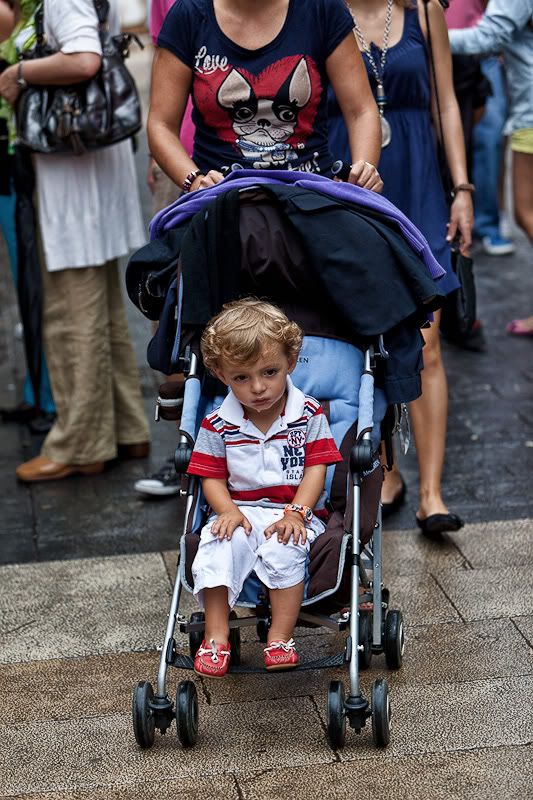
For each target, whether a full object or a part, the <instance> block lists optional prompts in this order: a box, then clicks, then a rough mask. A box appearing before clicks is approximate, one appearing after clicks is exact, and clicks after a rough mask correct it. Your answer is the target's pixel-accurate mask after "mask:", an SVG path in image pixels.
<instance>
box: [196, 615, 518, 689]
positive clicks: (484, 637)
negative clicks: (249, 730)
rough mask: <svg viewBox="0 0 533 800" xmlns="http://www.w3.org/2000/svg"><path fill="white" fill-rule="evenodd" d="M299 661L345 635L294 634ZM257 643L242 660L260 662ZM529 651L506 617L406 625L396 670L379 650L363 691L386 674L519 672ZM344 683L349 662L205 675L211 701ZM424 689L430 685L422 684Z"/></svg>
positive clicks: (452, 678) (324, 652) (398, 679)
mask: <svg viewBox="0 0 533 800" xmlns="http://www.w3.org/2000/svg"><path fill="white" fill-rule="evenodd" d="M295 638H296V643H297V646H298V651H299V653H300V657H301V659H302V661H311V660H312V659H317V658H323V657H326V656H329V655H334V654H336V653H339V652H342V651H343V649H344V643H345V637H344V636H343V635H342V634H339V635H336V636H334V635H331V634H322V633H319V632H315V635H314V636H313V637H310V636H309V637H295ZM261 648H262V645H261V644H260V643H259V642H256V643H253V644H251V643H250V644H248V643H246V644H243V645H242V662H243V663H246V664H251V665H254V666H261V663H262V660H261V659H262V650H261ZM532 666H533V654H532V651H531V648H530V647H529V646H528V644H527V642H526V641H525V640H524V639H523V637H522V636H521V634H520V633H519V631H518V630H517V629H516V628H515V626H514V625H513V624H512V623H511V622H510V621H509V620H493V621H491V622H490V624H489V625H488V624H487V623H483V622H481V623H468V624H466V625H465V624H463V623H447V624H442V625H428V626H424V627H415V628H407V632H406V649H405V659H404V663H403V666H402V668H401V669H400V670H397V671H394V672H391V671H390V670H388V668H387V665H386V662H385V657H384V655H374V656H373V658H372V662H371V666H370V668H369V669H368V670H366V671H364V672H363V673H362V674H361V681H362V684H363V687H364V691H365V692H366V693H367V694H368V693H369V691H370V685H371V683H372V681H373V680H375V679H376V678H386V679H387V680H388V682H389V686H390V688H391V691H393V692H395V691H396V689H397V688H399V687H404V686H413V685H414V686H419V687H420V686H423V685H428V686H430V685H432V684H434V683H437V684H443V683H450V684H451V683H462V682H465V681H475V680H482V679H483V680H489V679H497V678H501V677H512V676H523V675H525V674H528V673H530V672H531V671H532ZM332 680H340V681H342V682H343V683H344V685H345V687H346V690H347V689H348V686H349V677H348V668H347V667H340V668H336V669H325V670H309V671H305V672H302V673H301V674H300V675H298V674H297V673H292V674H290V673H287V674H285V675H281V674H280V675H266V674H259V675H255V674H252V675H243V676H237V675H235V676H232V675H229V676H228V677H227V678H226V679H225V680H223V681H217V682H214V681H207V682H206V686H207V688H208V691H209V699H210V702H211V703H212V704H219V703H231V702H248V701H250V700H251V699H267V698H272V699H275V698H279V697H283V696H296V695H304V694H305V695H307V694H312V695H316V696H318V695H322V694H323V693H324V691H325V690H326V689H327V687H328V685H329V682H330V681H332ZM423 691H429V689H427V688H425V689H424V690H423Z"/></svg>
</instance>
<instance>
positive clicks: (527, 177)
mask: <svg viewBox="0 0 533 800" xmlns="http://www.w3.org/2000/svg"><path fill="white" fill-rule="evenodd" d="M513 202H514V213H515V218H516V222H517V224H518V225H520V227H521V228H522V230H523V231H524V232H525V234H526V235H527V236H528V237H529V241H530V242H533V153H517V152H515V151H513Z"/></svg>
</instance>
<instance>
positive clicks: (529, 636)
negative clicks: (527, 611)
mask: <svg viewBox="0 0 533 800" xmlns="http://www.w3.org/2000/svg"><path fill="white" fill-rule="evenodd" d="M513 623H514V624H515V625H516V627H517V628H518V630H519V631H520V633H521V634H522V636H523V637H524V639H525V640H526V641H527V643H528V645H529V647H530V648H531V650H533V616H530V617H513Z"/></svg>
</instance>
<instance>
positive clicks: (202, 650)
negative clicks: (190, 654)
mask: <svg viewBox="0 0 533 800" xmlns="http://www.w3.org/2000/svg"><path fill="white" fill-rule="evenodd" d="M230 655H231V648H230V645H229V642H228V644H215V640H214V639H211V641H210V642H209V647H207V646H206V643H205V639H204V640H203V642H202V644H201V645H200V647H199V648H198V650H197V651H196V656H195V657H194V671H195V672H196V674H197V675H205V676H206V677H208V678H223V677H224V675H225V674H226V672H227V671H228V668H229V661H230Z"/></svg>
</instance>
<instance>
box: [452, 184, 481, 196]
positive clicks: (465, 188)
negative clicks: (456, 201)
mask: <svg viewBox="0 0 533 800" xmlns="http://www.w3.org/2000/svg"><path fill="white" fill-rule="evenodd" d="M475 191H476V187H475V186H474V184H473V183H459V184H458V185H457V186H454V187H453V189H452V197H455V195H456V194H457V192H470V194H474V192H475Z"/></svg>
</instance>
